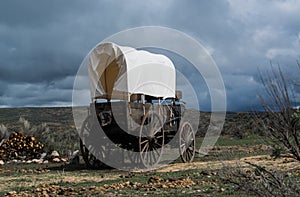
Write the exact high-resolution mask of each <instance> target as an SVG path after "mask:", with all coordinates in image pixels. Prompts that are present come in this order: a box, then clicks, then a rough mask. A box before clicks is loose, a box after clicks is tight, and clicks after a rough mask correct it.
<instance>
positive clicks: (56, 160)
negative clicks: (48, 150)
mask: <svg viewBox="0 0 300 197" xmlns="http://www.w3.org/2000/svg"><path fill="white" fill-rule="evenodd" d="M52 161H53V162H56V163H59V162H60V159H59V158H54V159H52Z"/></svg>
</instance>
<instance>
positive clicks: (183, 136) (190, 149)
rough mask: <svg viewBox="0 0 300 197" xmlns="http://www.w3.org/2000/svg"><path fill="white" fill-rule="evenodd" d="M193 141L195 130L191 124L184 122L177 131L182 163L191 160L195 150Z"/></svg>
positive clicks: (194, 141)
mask: <svg viewBox="0 0 300 197" xmlns="http://www.w3.org/2000/svg"><path fill="white" fill-rule="evenodd" d="M195 143H196V140H195V132H194V131H193V128H192V125H191V124H190V123H189V122H184V123H183V125H182V126H181V128H180V133H179V154H180V157H181V160H182V161H183V162H184V163H186V162H191V161H193V159H194V157H195V151H196V149H195V145H196V144H195Z"/></svg>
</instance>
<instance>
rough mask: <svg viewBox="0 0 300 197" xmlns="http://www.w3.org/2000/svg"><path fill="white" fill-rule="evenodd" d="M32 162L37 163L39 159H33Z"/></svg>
mask: <svg viewBox="0 0 300 197" xmlns="http://www.w3.org/2000/svg"><path fill="white" fill-rule="evenodd" d="M32 162H33V163H39V162H40V160H39V159H33V160H32Z"/></svg>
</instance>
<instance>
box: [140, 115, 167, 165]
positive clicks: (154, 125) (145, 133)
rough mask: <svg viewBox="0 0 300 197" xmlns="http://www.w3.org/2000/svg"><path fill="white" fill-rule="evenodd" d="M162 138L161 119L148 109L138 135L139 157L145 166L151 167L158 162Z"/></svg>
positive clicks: (162, 143) (161, 149) (161, 152)
mask: <svg viewBox="0 0 300 197" xmlns="http://www.w3.org/2000/svg"><path fill="white" fill-rule="evenodd" d="M164 139H165V137H164V129H163V122H162V119H161V118H160V116H159V115H158V114H157V113H155V112H154V111H149V112H148V113H147V114H146V115H145V116H144V117H143V119H142V123H141V127H140V136H139V152H140V159H141V161H142V164H143V165H144V166H145V167H147V168H151V167H154V166H155V165H157V164H158V163H159V161H160V159H161V156H162V154H163V147H164Z"/></svg>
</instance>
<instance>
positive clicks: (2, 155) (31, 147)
mask: <svg viewBox="0 0 300 197" xmlns="http://www.w3.org/2000/svg"><path fill="white" fill-rule="evenodd" d="M43 148H44V144H42V143H41V142H39V141H37V140H36V139H35V137H33V136H28V135H26V134H23V133H22V132H16V133H12V134H10V136H9V138H8V139H5V140H3V141H2V142H1V144H0V160H4V161H8V160H12V159H25V158H26V159H33V158H37V157H39V156H40V154H41V153H42V152H43Z"/></svg>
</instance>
